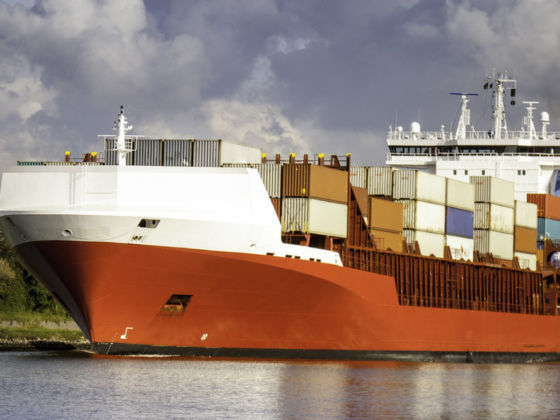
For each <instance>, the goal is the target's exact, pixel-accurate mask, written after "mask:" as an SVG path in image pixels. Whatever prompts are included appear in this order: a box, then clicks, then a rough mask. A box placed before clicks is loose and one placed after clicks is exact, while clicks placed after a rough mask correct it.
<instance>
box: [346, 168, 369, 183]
mask: <svg viewBox="0 0 560 420" xmlns="http://www.w3.org/2000/svg"><path fill="white" fill-rule="evenodd" d="M367 173H368V168H367V167H365V166H351V167H350V184H352V186H354V187H357V188H367Z"/></svg>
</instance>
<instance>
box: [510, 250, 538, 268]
mask: <svg viewBox="0 0 560 420" xmlns="http://www.w3.org/2000/svg"><path fill="white" fill-rule="evenodd" d="M513 256H514V257H517V258H519V267H521V268H523V269H525V268H528V269H529V270H533V271H537V255H536V254H526V253H525V252H514V253H513Z"/></svg>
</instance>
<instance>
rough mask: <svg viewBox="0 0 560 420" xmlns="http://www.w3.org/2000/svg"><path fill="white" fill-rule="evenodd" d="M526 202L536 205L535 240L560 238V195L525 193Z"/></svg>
mask: <svg viewBox="0 0 560 420" xmlns="http://www.w3.org/2000/svg"><path fill="white" fill-rule="evenodd" d="M527 202H529V203H533V204H536V205H537V216H538V221H537V240H538V241H539V242H542V241H544V240H545V239H550V240H552V241H558V240H560V197H556V196H554V195H550V194H527Z"/></svg>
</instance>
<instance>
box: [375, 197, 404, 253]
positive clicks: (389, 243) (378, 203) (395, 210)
mask: <svg viewBox="0 0 560 420" xmlns="http://www.w3.org/2000/svg"><path fill="white" fill-rule="evenodd" d="M369 230H370V232H371V233H372V235H373V237H374V239H375V246H376V247H377V249H378V250H380V251H385V250H391V251H395V252H402V242H403V205H402V204H401V203H393V202H392V201H387V200H380V199H376V198H373V197H371V199H370V209H369Z"/></svg>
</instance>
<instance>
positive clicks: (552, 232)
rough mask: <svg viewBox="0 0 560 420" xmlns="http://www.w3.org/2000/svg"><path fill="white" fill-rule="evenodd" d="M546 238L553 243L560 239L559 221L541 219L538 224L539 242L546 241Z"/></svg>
mask: <svg viewBox="0 0 560 420" xmlns="http://www.w3.org/2000/svg"><path fill="white" fill-rule="evenodd" d="M545 238H549V239H551V240H553V241H554V240H559V239H560V222H559V221H557V220H552V219H543V218H542V217H539V221H538V224H537V241H544V239H545Z"/></svg>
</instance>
